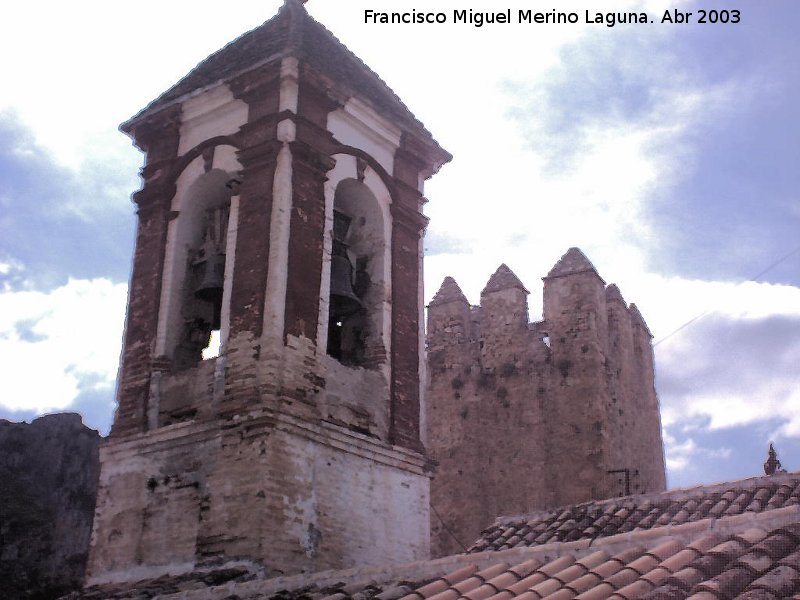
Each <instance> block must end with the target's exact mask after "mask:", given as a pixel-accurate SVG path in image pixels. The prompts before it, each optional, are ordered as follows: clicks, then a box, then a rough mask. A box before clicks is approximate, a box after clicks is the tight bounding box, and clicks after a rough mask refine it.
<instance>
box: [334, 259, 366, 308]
mask: <svg viewBox="0 0 800 600" xmlns="http://www.w3.org/2000/svg"><path fill="white" fill-rule="evenodd" d="M363 307H364V304H363V303H362V302H361V300H360V299H359V297H358V296H356V293H355V292H354V291H353V265H352V264H351V263H350V259H349V258H347V256H342V255H341V254H334V255H333V256H331V307H330V309H331V315H333V316H334V317H335V318H341V317H349V316H350V315H353V314H355V313H357V312H358V311H359V310H361V309H362V308H363Z"/></svg>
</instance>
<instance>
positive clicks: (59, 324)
mask: <svg viewBox="0 0 800 600" xmlns="http://www.w3.org/2000/svg"><path fill="white" fill-rule="evenodd" d="M126 296H127V286H126V285H124V284H114V283H112V282H111V281H109V280H107V279H93V280H76V279H70V280H69V281H68V282H67V283H66V284H65V285H63V286H61V287H59V288H56V289H54V290H52V291H51V292H49V293H45V292H37V291H7V292H4V293H0V364H2V365H3V370H4V377H3V398H2V400H0V402H1V403H2V405H3V406H4V407H6V408H8V409H11V410H35V411H39V412H44V411H49V410H58V409H64V408H66V407H67V406H69V404H70V403H71V402H72V401H73V400H74V399H75V398H76V397H77V395H78V393H79V388H81V387H82V386H86V385H89V386H90V387H91V388H92V389H96V390H97V389H101V390H107V391H108V394H109V396H112V395H113V385H114V381H115V378H116V373H117V367H118V361H119V349H120V346H121V339H122V327H123V320H124V315H125V302H126Z"/></svg>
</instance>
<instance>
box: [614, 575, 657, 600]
mask: <svg viewBox="0 0 800 600" xmlns="http://www.w3.org/2000/svg"><path fill="white" fill-rule="evenodd" d="M652 589H653V585H652V584H651V583H650V582H649V581H646V580H644V579H637V580H636V581H634V582H633V583H631V584H628V585H626V586H625V587H624V588H622V589H620V590H617V592H616V593H615V594H613V595H612V596H611V598H619V599H621V600H633V598H638V597H639V596H643V595H644V594H646V593H647V592H649V591H650V590H652Z"/></svg>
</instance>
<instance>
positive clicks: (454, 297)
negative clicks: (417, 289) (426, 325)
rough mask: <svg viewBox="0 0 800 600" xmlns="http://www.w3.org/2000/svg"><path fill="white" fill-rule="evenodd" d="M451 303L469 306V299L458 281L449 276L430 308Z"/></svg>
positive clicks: (443, 282)
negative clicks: (461, 303)
mask: <svg viewBox="0 0 800 600" xmlns="http://www.w3.org/2000/svg"><path fill="white" fill-rule="evenodd" d="M449 302H463V303H464V304H469V302H468V301H467V297H466V296H465V295H464V292H462V291H461V288H460V287H458V284H457V283H456V280H455V279H453V278H452V277H449V276H448V277H445V278H444V281H442V285H441V287H440V288H439V291H438V292H436V295H435V296H434V297H433V300H431V302H430V304H429V305H428V306H438V305H440V304H447V303H449Z"/></svg>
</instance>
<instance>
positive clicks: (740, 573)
mask: <svg viewBox="0 0 800 600" xmlns="http://www.w3.org/2000/svg"><path fill="white" fill-rule="evenodd" d="M388 591H389V590H386V591H384V593H383V594H379V595H376V596H375V597H376V598H380V599H381V600H388V599H389V598H390V597H392V596H394V594H389V593H387V592H388ZM795 595H796V596H795ZM311 597H312V598H313V595H312V596H311ZM346 597H352V596H348V595H346V594H345V595H342V594H341V593H339V594H336V595H329V596H327V597H326V600H343V598H346ZM789 597H799V598H800V524H793V525H787V526H785V527H781V528H779V529H775V530H773V531H769V532H767V531H765V530H763V529H760V528H751V529H748V530H746V531H744V532H742V533H739V534H736V535H731V536H726V537H721V536H719V535H718V534H714V533H711V534H707V535H702V536H699V537H698V538H696V539H695V540H694V541H692V542H691V543H689V544H688V545H685V544H683V543H681V542H680V541H678V540H675V539H673V540H667V541H663V542H661V543H659V544H657V545H655V546H651V547H649V548H645V547H632V548H629V549H626V550H623V551H622V552H619V553H616V554H611V553H609V552H608V551H606V550H597V551H595V552H592V553H589V554H587V555H585V556H583V557H582V558H577V559H576V558H575V557H574V556H572V555H569V554H567V555H564V556H560V557H559V558H556V559H554V560H550V561H547V562H543V561H541V560H537V559H535V558H533V559H528V560H526V561H524V562H521V563H518V564H513V565H510V564H509V563H508V562H497V563H495V564H493V565H490V566H489V567H486V568H483V569H480V570H479V569H478V567H477V566H476V565H467V566H464V567H461V568H459V569H457V570H455V571H453V572H452V573H449V574H447V575H445V576H443V577H440V578H437V579H435V580H433V581H431V582H430V583H427V584H426V585H423V586H420V587H418V588H417V589H415V590H414V591H412V592H411V593H409V594H406V595H404V596H402V597H401V600H458V599H465V600H511V599H512V598H515V599H519V600H540V599H542V598H546V599H547V600H573V599H576V600H605V599H612V600H633V599H634V598H641V599H643V600H667V599H682V598H690V599H692V600H721V599H726V600H727V599H731V598H741V599H756V598H760V599H770V600H775V599H778V598H789Z"/></svg>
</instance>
